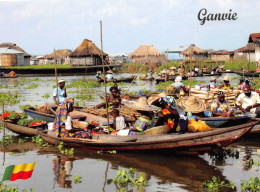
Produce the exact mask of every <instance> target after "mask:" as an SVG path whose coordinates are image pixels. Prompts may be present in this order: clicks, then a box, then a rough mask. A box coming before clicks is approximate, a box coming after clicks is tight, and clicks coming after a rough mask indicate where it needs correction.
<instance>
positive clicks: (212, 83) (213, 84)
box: [209, 77, 217, 89]
mask: <svg viewBox="0 0 260 192" xmlns="http://www.w3.org/2000/svg"><path fill="white" fill-rule="evenodd" d="M216 87H217V79H216V77H211V78H210V83H209V88H210V89H215V88H216Z"/></svg>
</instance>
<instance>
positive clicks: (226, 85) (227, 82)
mask: <svg viewBox="0 0 260 192" xmlns="http://www.w3.org/2000/svg"><path fill="white" fill-rule="evenodd" d="M222 80H223V82H224V83H223V84H222V85H220V86H219V89H225V90H229V89H233V87H232V86H231V85H230V78H229V77H228V76H225V77H224V78H223V79H222Z"/></svg>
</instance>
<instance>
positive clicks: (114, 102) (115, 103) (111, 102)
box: [107, 96, 121, 109]
mask: <svg viewBox="0 0 260 192" xmlns="http://www.w3.org/2000/svg"><path fill="white" fill-rule="evenodd" d="M120 103H121V98H120V96H117V97H116V99H115V100H111V98H110V97H108V98H107V105H108V108H109V109H114V108H118V107H119V105H120Z"/></svg>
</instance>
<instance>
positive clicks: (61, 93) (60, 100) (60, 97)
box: [53, 87, 65, 104]
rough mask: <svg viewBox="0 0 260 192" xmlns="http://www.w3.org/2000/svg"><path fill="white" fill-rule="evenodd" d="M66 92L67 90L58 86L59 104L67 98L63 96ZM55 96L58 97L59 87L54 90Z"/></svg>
mask: <svg viewBox="0 0 260 192" xmlns="http://www.w3.org/2000/svg"><path fill="white" fill-rule="evenodd" d="M64 93H65V90H64V89H61V88H59V87H58V96H59V104H62V103H63V101H64V99H65V97H64V96H63V95H64ZM53 97H57V88H55V89H54V91H53Z"/></svg>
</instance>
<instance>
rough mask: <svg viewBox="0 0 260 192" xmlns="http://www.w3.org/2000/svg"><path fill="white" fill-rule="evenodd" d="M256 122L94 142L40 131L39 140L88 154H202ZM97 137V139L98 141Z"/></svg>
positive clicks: (106, 138) (234, 138)
mask: <svg viewBox="0 0 260 192" xmlns="http://www.w3.org/2000/svg"><path fill="white" fill-rule="evenodd" d="M257 123H258V121H254V122H251V123H247V124H244V125H239V126H234V127H230V128H222V129H216V130H214V131H209V132H201V133H185V134H182V135H179V134H166V135H159V136H158V135H157V136H149V135H137V136H110V135H100V136H95V140H94V141H91V140H85V139H80V140H77V139H66V138H57V137H55V136H51V135H48V134H47V133H46V132H42V131H40V132H39V134H40V135H41V137H42V138H43V139H44V140H45V141H47V142H48V143H51V144H58V143H59V142H61V141H63V142H64V144H65V145H67V146H69V147H78V148H84V149H87V150H118V151H141V152H144V151H147V152H149V151H158V152H159V151H160V152H165V151H168V152H169V151H172V152H178V153H193V154H202V153H205V152H207V151H211V150H215V149H217V148H219V147H224V146H227V145H229V144H231V143H233V142H235V141H237V140H238V139H239V138H240V137H242V136H243V135H244V134H245V133H247V132H249V131H250V130H251V129H252V128H253V126H254V125H255V124H257ZM99 137H100V138H99Z"/></svg>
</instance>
